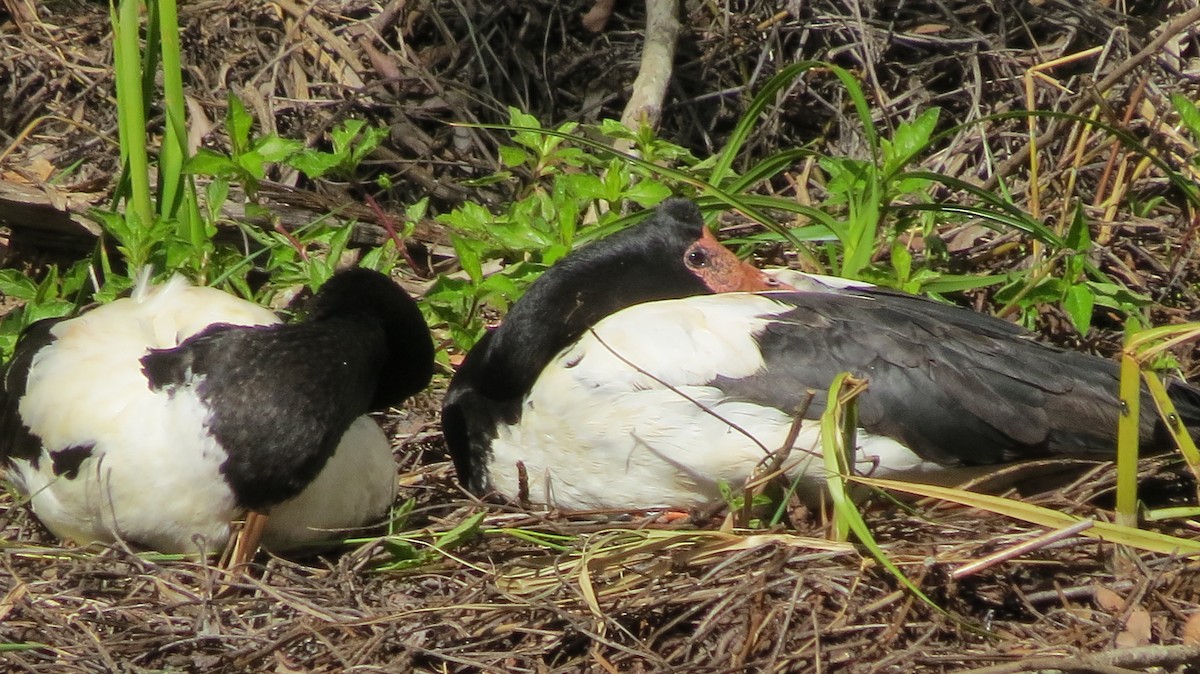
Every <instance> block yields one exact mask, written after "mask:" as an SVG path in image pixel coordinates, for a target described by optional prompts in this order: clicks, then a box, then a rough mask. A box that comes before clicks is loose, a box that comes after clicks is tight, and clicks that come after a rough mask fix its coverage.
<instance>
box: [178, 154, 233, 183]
mask: <svg viewBox="0 0 1200 674" xmlns="http://www.w3.org/2000/svg"><path fill="white" fill-rule="evenodd" d="M183 170H184V172H185V173H190V174H192V175H202V176H214V177H215V176H222V177H233V176H237V175H240V174H241V170H242V167H241V166H239V165H238V163H237V162H235V161H234V160H233V159H231V158H230V157H228V156H227V155H223V154H220V153H218V152H213V151H212V150H210V149H208V148H204V147H202V148H200V149H199V150H197V151H196V154H194V155H192V157H191V158H189V159H188V160H187V162H186V163H184V165H183Z"/></svg>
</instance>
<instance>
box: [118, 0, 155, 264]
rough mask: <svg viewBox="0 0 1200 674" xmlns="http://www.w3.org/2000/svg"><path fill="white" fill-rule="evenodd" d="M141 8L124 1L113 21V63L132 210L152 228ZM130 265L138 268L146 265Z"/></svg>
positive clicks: (145, 224)
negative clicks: (140, 33) (142, 69)
mask: <svg viewBox="0 0 1200 674" xmlns="http://www.w3.org/2000/svg"><path fill="white" fill-rule="evenodd" d="M140 5H141V3H140V2H139V1H138V0H120V4H119V5H118V6H117V13H116V15H115V16H114V17H113V18H114V21H113V41H114V49H113V59H114V67H115V70H116V87H117V116H118V127H119V129H120V135H121V154H122V158H123V159H124V165H125V174H126V176H127V177H128V179H129V206H130V208H131V209H132V210H133V212H134V213H135V214H136V215H137V219H138V220H140V223H139V225H140V226H144V227H148V226H150V223H153V222H154V206H153V202H152V200H151V198H150V162H149V159H148V158H147V155H146V107H145V103H144V100H145V99H144V96H143V90H142V73H141V67H140V66H141V58H140V55H141V48H140V43H139V40H138V33H139V31H138V26H139V17H138V9H139V7H140ZM129 262H130V264H132V265H134V266H137V265H141V264H144V263H145V262H146V261H145V260H130V261H129Z"/></svg>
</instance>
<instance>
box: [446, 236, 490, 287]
mask: <svg viewBox="0 0 1200 674" xmlns="http://www.w3.org/2000/svg"><path fill="white" fill-rule="evenodd" d="M450 243H451V245H453V246H454V252H455V254H457V255H458V263H459V264H460V265H462V268H463V271H465V272H467V276H469V277H471V282H472V283H475V284H476V285H478V284H479V283H480V282H482V281H483V262H482V260H481V258H480V255H479V253H480V247H481V246H480V243H479V242H478V241H475V240H473V239H467V238H465V237H462V236H456V235H454V234H451V235H450Z"/></svg>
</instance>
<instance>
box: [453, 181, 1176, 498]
mask: <svg viewBox="0 0 1200 674" xmlns="http://www.w3.org/2000/svg"><path fill="white" fill-rule="evenodd" d="M795 285H796V286H799V288H796V287H791V285H788V284H784V283H781V282H780V281H778V280H776V279H773V278H768V277H765V276H763V275H762V273H761V272H758V271H757V270H755V269H754V268H753V267H750V266H748V265H745V264H744V263H740V262H738V261H737V260H736V258H734V257H733V256H732V254H731V253H729V252H728V251H727V250H725V249H723V248H721V247H720V245H719V244H718V243H717V242H716V240H715V239H713V238H712V235H711V234H710V233H708V231H707V230H706V229H705V228H704V225H703V221H702V219H701V217H700V213H699V211H698V209H697V208H696V207H695V206H694V205H693V204H691V203H690V202H687V201H683V200H678V199H676V200H670V201H668V202H666V203H664V204H663V205H662V206H660V207H659V209H658V210H657V212H656V213H655V214H654V215H653V216H652V217H650V218H649V219H648V220H647V221H645V222H643V223H641V224H639V225H637V226H635V227H632V228H630V229H628V230H626V231H623V232H620V233H618V234H616V235H613V236H612V237H609V238H608V239H605V240H601V241H598V242H596V243H593V244H591V245H589V246H587V247H585V248H582V249H580V250H578V251H576V252H574V253H572V254H571V255H569V256H567V257H566V258H564V259H563V260H561V261H560V262H559V264H557V265H556V266H554V267H552V268H551V269H550V270H548V271H547V272H546V274H545V275H544V276H543V277H542V278H541V279H539V280H538V281H537V282H536V283H535V284H534V285H533V286H532V287H531V288H530V290H529V292H528V293H527V294H526V296H525V297H523V298H522V299H521V300H520V301H519V302H517V304H516V305H515V306H514V307H513V309H512V311H511V312H510V314H509V316H508V317H507V318H506V320H505V322H504V323H503V324H502V325H501V326H500V327H499V328H498V329H496V330H494V331H493V332H491V333H489V334H488V335H486V336H485V337H484V339H483V340H482V341H481V342H480V343H479V344H478V345H476V347H475V348H474V349H472V350H471V351H470V352H469V353H468V355H467V357H466V358H465V359H464V362H463V364H462V366H461V367H460V369H459V371H458V373H457V374H456V375H455V377H454V380H453V381H452V382H451V385H450V388H449V390H448V393H447V396H446V400H445V404H444V408H443V427H444V429H445V434H446V440H447V443H448V445H449V448H450V451H451V453H452V455H453V457H454V460H455V465H456V467H457V472H458V476H459V479H460V480H461V481H462V482H463V483H464V484H465V486H466V487H467V488H468V489H470V490H472V491H475V492H477V493H480V494H484V493H488V492H498V493H499V494H501V495H503V496H506V497H509V498H516V497H517V496H519V495H520V496H528V498H529V499H531V500H533V501H535V502H540V503H545V504H551V505H554V506H557V507H560V508H564V509H596V508H660V507H671V508H687V507H693V506H702V505H706V504H709V503H712V502H715V501H717V499H719V497H720V496H719V494H720V491H719V485H720V483H722V482H724V483H727V484H729V485H731V486H733V487H735V488H736V487H737V486H738V485H740V484H743V483H744V482H745V481H746V480H747V479H748V478H750V477H751V476H752V474H753V471H754V470H755V467H756V466H757V465H758V464H760V463H761V462H763V461H764V459H766V458H767V457H768V455H770V454H771V453H772V452H773V451H775V450H777V449H779V448H780V446H781V445H782V444H783V443H784V440H785V438H786V437H787V433H788V431H789V429H790V428H791V426H792V416H793V414H794V410H796V409H797V406H798V404H799V403H800V402H801V401H802V400H803V399H804V398H805V396H806V392H807V391H808V390H810V389H812V390H815V391H817V395H816V397H815V399H814V400H813V401H812V404H811V405H810V407H809V408H808V412H807V414H806V419H807V421H805V422H804V423H803V424H802V426H801V431H800V434H799V437H798V439H797V441H796V443H795V444H794V446H793V447H792V449H791V453H790V456H789V459H788V462H787V463H786V464H785V466H784V468H785V469H786V470H787V474H788V476H789V477H790V478H791V479H795V480H797V481H798V482H799V487H800V492H801V493H802V494H807V495H813V494H815V493H817V492H818V490H819V489H820V488H821V485H822V484H823V478H824V474H823V469H822V467H821V466H822V462H821V460H820V458H819V456H818V455H819V451H820V442H819V427H818V423H817V422H816V421H815V419H816V417H817V416H819V415H820V414H821V412H822V411H823V410H824V408H825V397H826V389H827V388H828V386H829V384H830V382H831V381H832V379H833V377H834V376H835V375H836V374H837V373H839V372H842V371H848V372H851V373H854V374H857V375H858V376H860V377H863V378H865V379H866V380H867V382H868V388H867V390H866V391H865V392H864V393H863V394H862V395H861V396H860V397H859V421H860V426H861V433H860V436H859V446H858V447H857V451H856V461H857V462H858V466H859V468H860V470H862V471H864V472H873V474H875V475H881V476H888V477H893V478H899V479H911V480H919V481H935V482H955V481H958V480H960V479H962V478H964V477H966V476H969V475H971V474H974V473H977V472H978V470H977V469H978V467H981V466H991V465H993V464H997V463H1001V462H1011V461H1015V460H1021V459H1028V458H1036V457H1045V456H1052V455H1061V454H1089V455H1093V456H1106V457H1112V456H1113V455H1114V454H1115V444H1116V443H1115V431H1116V423H1117V416H1118V414H1119V410H1120V403H1119V400H1118V398H1117V382H1118V373H1117V367H1116V365H1115V364H1114V363H1112V362H1109V361H1107V360H1104V359H1102V358H1098V357H1094V356H1090V355H1086V354H1081V353H1076V352H1071V351H1065V350H1062V349H1058V348H1054V347H1051V346H1047V345H1044V344H1040V343H1038V342H1036V341H1034V340H1033V339H1032V338H1031V335H1029V334H1028V333H1026V332H1025V331H1024V330H1022V329H1021V328H1019V327H1017V326H1014V325H1012V324H1010V323H1007V322H1005V321H1003V320H1000V319H996V318H993V317H990V316H986V315H982V314H978V313H975V312H971V311H969V310H965V309H961V308H958V307H952V306H948V305H943V304H940V303H936V302H933V301H929V300H925V299H922V298H918V297H913V296H909V295H904V294H900V293H895V292H891V291H886V290H882V289H875V288H871V287H864V286H863V285H862V284H856V283H853V282H843V281H838V280H835V279H828V278H806V277H802V278H800V279H799V281H798V282H797V283H795ZM1169 390H1170V393H1171V396H1172V398H1173V399H1174V400H1175V403H1176V406H1177V408H1178V411H1179V413H1180V415H1181V417H1182V419H1183V420H1184V422H1185V424H1187V425H1188V426H1189V428H1192V429H1193V432H1194V429H1196V428H1198V427H1200V390H1198V389H1196V388H1193V387H1191V386H1188V385H1187V384H1184V383H1182V382H1177V381H1176V382H1171V383H1170V387H1169ZM1146 395H1147V394H1145V393H1143V396H1144V397H1145V396H1146ZM1141 423H1142V438H1143V443H1144V444H1145V445H1146V446H1148V447H1150V448H1159V449H1162V448H1166V447H1169V446H1171V445H1170V440H1169V436H1168V434H1167V433H1166V430H1165V428H1164V427H1163V426H1162V425H1161V423H1159V422H1158V421H1157V420H1156V419H1155V414H1154V412H1153V404H1152V403H1151V402H1150V401H1149V399H1148V398H1146V400H1145V401H1144V403H1143V405H1142V418H1141Z"/></svg>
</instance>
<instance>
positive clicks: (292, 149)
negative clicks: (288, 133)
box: [252, 134, 304, 163]
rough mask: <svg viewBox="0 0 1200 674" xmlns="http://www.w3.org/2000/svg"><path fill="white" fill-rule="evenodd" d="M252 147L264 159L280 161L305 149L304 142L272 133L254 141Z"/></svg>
mask: <svg viewBox="0 0 1200 674" xmlns="http://www.w3.org/2000/svg"><path fill="white" fill-rule="evenodd" d="M252 149H253V151H254V153H255V154H257V155H259V156H260V157H262V158H263V159H264V160H266V161H269V162H275V163H279V162H282V161H284V160H286V159H287V158H288V157H290V156H292V155H293V154H296V153H297V152H299V151H300V150H302V149H304V143H301V142H300V141H298V140H292V139H290V138H280V137H279V136H278V135H276V134H271V135H269V136H263V137H262V138H259V139H258V140H256V141H254V145H253V146H252Z"/></svg>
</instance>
